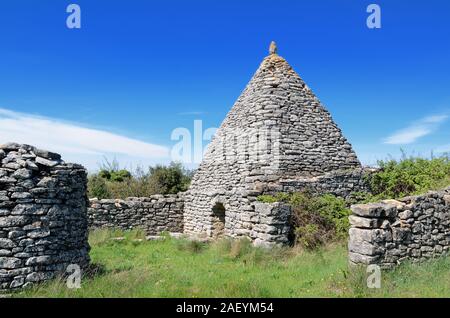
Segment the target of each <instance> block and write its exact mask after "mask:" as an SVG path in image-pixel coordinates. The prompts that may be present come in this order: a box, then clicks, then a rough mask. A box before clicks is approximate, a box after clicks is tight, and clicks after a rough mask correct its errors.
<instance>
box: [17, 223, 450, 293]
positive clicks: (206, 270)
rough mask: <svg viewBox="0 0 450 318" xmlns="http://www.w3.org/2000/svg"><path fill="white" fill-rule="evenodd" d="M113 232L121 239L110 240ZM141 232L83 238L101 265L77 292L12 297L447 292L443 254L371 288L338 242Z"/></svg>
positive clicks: (56, 289) (448, 266)
mask: <svg viewBox="0 0 450 318" xmlns="http://www.w3.org/2000/svg"><path fill="white" fill-rule="evenodd" d="M115 236H125V240H122V241H113V240H111V238H112V237H115ZM142 236H143V235H142V233H139V232H129V233H125V234H124V233H120V232H117V231H116V232H112V231H106V230H101V231H96V232H94V233H92V234H91V236H90V243H91V245H92V251H91V257H92V261H93V263H95V264H97V265H98V266H99V267H102V268H103V270H102V271H99V272H98V273H97V274H96V275H91V277H86V278H84V279H83V281H82V288H81V289H78V290H71V289H68V288H67V287H66V285H65V283H64V281H63V280H54V281H52V282H49V283H46V284H42V285H39V286H35V287H33V288H31V289H28V290H25V291H23V292H19V293H15V294H13V297H419V296H423V297H448V296H450V258H441V259H438V260H432V261H429V262H427V263H424V264H421V265H413V264H406V265H403V266H401V267H399V268H398V269H396V270H395V271H390V272H383V275H382V288H381V289H380V290H370V289H368V288H366V287H365V285H366V284H365V281H366V276H365V272H363V271H361V270H356V271H349V270H348V268H347V251H346V248H345V246H344V244H335V245H330V246H327V247H324V248H322V249H320V250H317V251H314V252H307V251H302V250H297V249H289V248H283V249H281V248H280V249H274V250H264V249H259V248H255V247H253V246H251V245H250V244H249V243H248V242H247V241H226V240H224V241H220V242H217V243H214V244H205V243H198V242H190V241H187V240H176V239H171V238H166V239H165V240H163V241H151V242H147V241H137V239H141V238H142Z"/></svg>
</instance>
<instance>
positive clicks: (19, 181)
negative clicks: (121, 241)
mask: <svg viewBox="0 0 450 318" xmlns="http://www.w3.org/2000/svg"><path fill="white" fill-rule="evenodd" d="M86 180H87V179H86V171H85V169H84V168H83V167H82V166H80V165H76V164H66V163H64V162H63V161H62V160H61V156H60V155H58V154H55V153H51V152H48V151H44V150H40V149H36V148H34V147H32V146H28V145H19V144H5V145H1V146H0V291H1V290H10V289H16V288H21V287H25V286H28V285H30V284H31V283H37V282H42V281H45V280H48V279H51V278H54V277H55V276H56V275H58V274H62V273H64V272H65V271H66V269H67V267H68V265H70V264H76V265H78V266H80V268H81V269H83V268H85V267H86V266H87V265H88V264H89V244H88V227H87V214H86V211H87V197H86V182H87V181H86Z"/></svg>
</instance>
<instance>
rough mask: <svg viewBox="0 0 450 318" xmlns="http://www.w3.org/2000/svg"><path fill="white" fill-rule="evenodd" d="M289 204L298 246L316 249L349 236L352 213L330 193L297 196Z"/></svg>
mask: <svg viewBox="0 0 450 318" xmlns="http://www.w3.org/2000/svg"><path fill="white" fill-rule="evenodd" d="M289 203H290V205H291V206H292V208H293V215H292V221H291V222H292V225H293V228H294V235H295V242H296V243H297V244H299V245H301V246H303V247H305V248H309V249H313V248H316V247H318V246H320V245H323V244H324V243H327V242H330V241H333V240H338V239H342V238H345V237H346V236H347V231H348V228H349V222H348V216H349V215H350V213H351V211H350V209H349V208H348V207H347V206H346V202H345V200H344V199H342V198H339V197H335V196H333V195H331V194H325V195H320V196H314V195H312V194H310V193H294V194H292V196H291V198H290V200H289Z"/></svg>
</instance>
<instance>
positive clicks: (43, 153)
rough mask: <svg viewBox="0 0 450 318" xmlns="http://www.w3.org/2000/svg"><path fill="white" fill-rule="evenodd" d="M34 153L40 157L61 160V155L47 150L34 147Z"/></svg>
mask: <svg viewBox="0 0 450 318" xmlns="http://www.w3.org/2000/svg"><path fill="white" fill-rule="evenodd" d="M34 153H35V154H36V156H38V157H41V158H45V159H50V160H54V161H59V160H61V155H59V154H57V153H54V152H50V151H47V150H42V149H35V150H34Z"/></svg>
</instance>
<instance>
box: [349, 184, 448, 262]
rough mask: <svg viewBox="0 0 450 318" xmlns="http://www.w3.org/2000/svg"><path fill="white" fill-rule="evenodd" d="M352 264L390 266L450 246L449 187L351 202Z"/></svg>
mask: <svg viewBox="0 0 450 318" xmlns="http://www.w3.org/2000/svg"><path fill="white" fill-rule="evenodd" d="M352 212H353V215H351V216H350V223H351V228H350V238H349V244H348V249H349V260H350V264H379V265H381V266H382V267H384V268H391V267H393V266H395V265H397V264H399V263H401V262H402V261H404V260H406V259H411V260H412V261H415V262H417V261H420V260H424V259H429V258H432V257H437V256H441V255H443V254H445V253H447V252H448V251H449V249H450V188H448V189H446V190H443V191H438V192H430V193H427V194H424V195H420V196H412V197H407V198H404V199H401V200H398V201H396V200H385V201H382V202H380V203H371V204H361V205H355V206H352Z"/></svg>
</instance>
